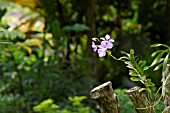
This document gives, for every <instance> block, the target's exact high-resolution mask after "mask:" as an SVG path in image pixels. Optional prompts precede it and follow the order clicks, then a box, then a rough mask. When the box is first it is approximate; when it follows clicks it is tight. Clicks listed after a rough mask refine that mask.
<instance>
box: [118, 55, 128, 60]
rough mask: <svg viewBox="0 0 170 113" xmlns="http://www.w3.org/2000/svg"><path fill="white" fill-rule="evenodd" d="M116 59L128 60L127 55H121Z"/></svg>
mask: <svg viewBox="0 0 170 113" xmlns="http://www.w3.org/2000/svg"><path fill="white" fill-rule="evenodd" d="M118 60H123V61H124V60H129V58H128V57H127V56H122V57H120V58H119V59H118Z"/></svg>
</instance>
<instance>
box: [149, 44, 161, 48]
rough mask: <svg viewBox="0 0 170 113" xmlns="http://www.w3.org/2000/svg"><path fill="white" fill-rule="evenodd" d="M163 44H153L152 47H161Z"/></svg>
mask: <svg viewBox="0 0 170 113" xmlns="http://www.w3.org/2000/svg"><path fill="white" fill-rule="evenodd" d="M161 45H162V44H160V43H157V44H152V45H151V46H150V47H159V46H161Z"/></svg>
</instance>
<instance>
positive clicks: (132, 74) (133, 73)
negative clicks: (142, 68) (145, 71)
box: [129, 70, 138, 76]
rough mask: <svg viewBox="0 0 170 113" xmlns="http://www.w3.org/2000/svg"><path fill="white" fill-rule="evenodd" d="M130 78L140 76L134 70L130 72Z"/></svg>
mask: <svg viewBox="0 0 170 113" xmlns="http://www.w3.org/2000/svg"><path fill="white" fill-rule="evenodd" d="M129 75H130V76H138V74H137V73H136V72H135V71H134V70H129Z"/></svg>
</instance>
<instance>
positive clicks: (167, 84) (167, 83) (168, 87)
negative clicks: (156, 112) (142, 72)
mask: <svg viewBox="0 0 170 113" xmlns="http://www.w3.org/2000/svg"><path fill="white" fill-rule="evenodd" d="M162 82H163V83H162V95H163V99H164V112H163V113H170V107H169V106H170V64H167V66H166V69H165V72H164V73H163V77H162ZM168 109H169V110H168Z"/></svg>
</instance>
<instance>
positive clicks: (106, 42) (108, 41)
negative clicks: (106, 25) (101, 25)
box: [100, 34, 114, 49]
mask: <svg viewBox="0 0 170 113" xmlns="http://www.w3.org/2000/svg"><path fill="white" fill-rule="evenodd" d="M100 39H101V40H103V41H102V42H101V46H102V47H104V48H107V49H111V48H112V47H113V42H114V40H113V39H110V36H109V35H108V34H107V35H106V36H105V38H103V37H102V38H100Z"/></svg>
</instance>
